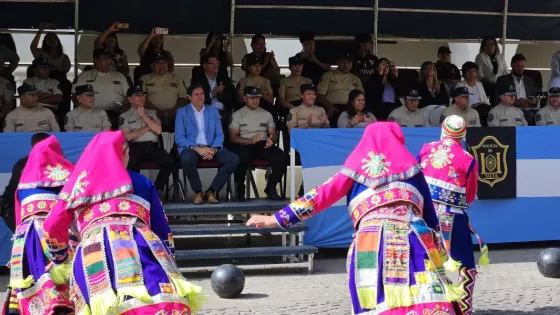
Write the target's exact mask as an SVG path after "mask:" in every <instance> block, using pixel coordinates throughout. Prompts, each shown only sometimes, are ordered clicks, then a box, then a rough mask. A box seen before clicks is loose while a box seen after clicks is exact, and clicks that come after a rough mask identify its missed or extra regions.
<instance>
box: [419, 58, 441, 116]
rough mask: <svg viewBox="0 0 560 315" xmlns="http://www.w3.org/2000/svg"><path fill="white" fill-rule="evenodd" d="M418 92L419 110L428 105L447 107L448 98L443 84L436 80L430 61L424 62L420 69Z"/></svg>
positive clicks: (434, 68) (434, 70)
mask: <svg viewBox="0 0 560 315" xmlns="http://www.w3.org/2000/svg"><path fill="white" fill-rule="evenodd" d="M418 90H419V92H420V97H422V99H421V100H420V105H418V107H419V108H424V107H426V106H428V105H444V106H447V105H449V96H448V95H447V90H446V89H445V84H444V83H443V82H440V81H439V80H438V76H437V70H436V66H435V65H434V63H433V62H431V61H425V62H423V63H422V66H421V67H420V76H419V77H418Z"/></svg>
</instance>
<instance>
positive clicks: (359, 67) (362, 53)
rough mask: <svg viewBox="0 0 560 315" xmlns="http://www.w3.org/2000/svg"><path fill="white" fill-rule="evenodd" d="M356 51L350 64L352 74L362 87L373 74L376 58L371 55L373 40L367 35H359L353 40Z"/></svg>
mask: <svg viewBox="0 0 560 315" xmlns="http://www.w3.org/2000/svg"><path fill="white" fill-rule="evenodd" d="M354 42H355V43H356V45H357V46H358V51H357V53H356V55H355V56H354V62H353V63H352V72H353V73H354V74H355V75H357V76H358V77H359V78H360V80H362V85H365V84H366V82H367V81H368V80H369V78H371V76H372V75H373V74H374V73H375V70H376V67H375V62H376V61H377V56H375V55H374V54H373V40H372V38H371V35H369V34H359V35H356V37H355V38H354Z"/></svg>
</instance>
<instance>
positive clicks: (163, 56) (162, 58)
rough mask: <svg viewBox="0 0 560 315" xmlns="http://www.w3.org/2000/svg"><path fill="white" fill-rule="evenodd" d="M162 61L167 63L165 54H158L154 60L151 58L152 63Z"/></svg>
mask: <svg viewBox="0 0 560 315" xmlns="http://www.w3.org/2000/svg"><path fill="white" fill-rule="evenodd" d="M162 60H165V61H169V58H168V57H167V54H162V53H159V54H157V55H155V56H154V58H152V63H154V62H158V61H162Z"/></svg>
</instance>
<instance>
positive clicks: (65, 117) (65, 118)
mask: <svg viewBox="0 0 560 315" xmlns="http://www.w3.org/2000/svg"><path fill="white" fill-rule="evenodd" d="M66 125H68V116H64V126H66Z"/></svg>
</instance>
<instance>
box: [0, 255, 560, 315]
mask: <svg viewBox="0 0 560 315" xmlns="http://www.w3.org/2000/svg"><path fill="white" fill-rule="evenodd" d="M541 250H542V248H529V249H513V250H492V249H491V251H490V256H491V259H492V263H491V265H490V266H489V267H487V268H484V269H482V270H481V274H480V275H479V277H478V282H477V284H476V287H475V300H474V303H475V309H476V312H475V315H560V279H547V278H544V277H542V276H541V275H540V274H539V272H538V270H537V267H536V263H535V262H536V259H537V256H538V254H539V252H540V251H541ZM344 264H345V260H344V259H343V258H331V259H317V260H315V272H314V273H313V274H312V275H307V273H306V272H305V271H295V270H292V271H289V270H278V271H266V272H264V271H262V272H256V271H252V272H249V271H247V272H245V274H246V283H245V290H244V292H243V294H242V295H241V296H240V297H239V298H237V299H231V300H227V299H220V298H218V297H217V296H216V295H215V294H214V293H213V292H212V289H211V287H210V280H209V278H210V274H209V273H205V274H187V275H186V276H187V278H188V279H189V280H190V281H192V282H193V283H196V284H198V285H200V286H202V287H203V290H204V292H206V294H207V298H208V300H207V301H206V303H205V306H204V309H203V310H202V311H201V313H200V314H201V315H218V314H219V315H233V314H262V315H281V314H286V315H287V314H290V315H294V314H323V315H327V314H328V315H347V314H350V312H349V300H348V293H347V289H346V284H345V280H346V275H345V266H344ZM6 282H7V277H0V285H1V286H0V289H2V290H3V291H4V289H5V285H6ZM3 298H4V294H2V297H1V299H2V300H3Z"/></svg>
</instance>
